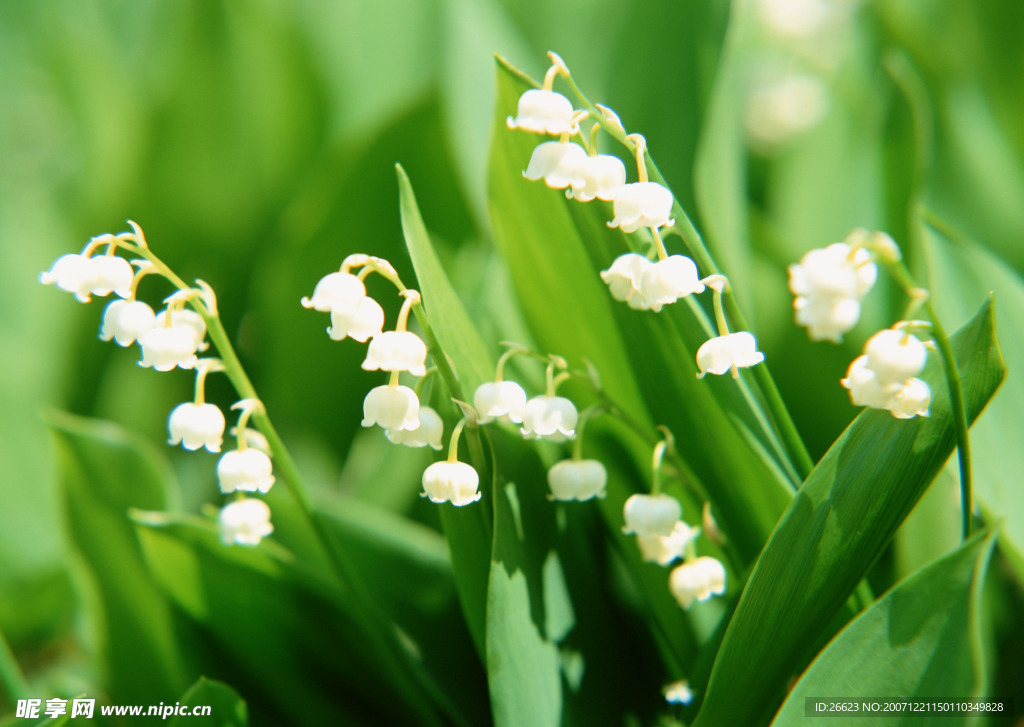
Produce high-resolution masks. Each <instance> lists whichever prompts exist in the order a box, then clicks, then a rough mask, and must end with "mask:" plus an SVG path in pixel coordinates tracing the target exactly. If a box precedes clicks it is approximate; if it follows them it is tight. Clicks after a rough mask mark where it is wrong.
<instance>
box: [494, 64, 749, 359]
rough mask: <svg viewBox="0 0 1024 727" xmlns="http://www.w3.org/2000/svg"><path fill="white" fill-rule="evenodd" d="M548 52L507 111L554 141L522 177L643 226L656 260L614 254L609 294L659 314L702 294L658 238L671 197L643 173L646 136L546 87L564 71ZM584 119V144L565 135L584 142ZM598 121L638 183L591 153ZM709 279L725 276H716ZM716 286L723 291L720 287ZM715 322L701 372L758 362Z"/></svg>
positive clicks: (614, 161)
mask: <svg viewBox="0 0 1024 727" xmlns="http://www.w3.org/2000/svg"><path fill="white" fill-rule="evenodd" d="M548 57H549V58H550V59H551V62H552V65H551V67H550V68H549V70H548V72H547V74H546V75H545V76H544V83H543V86H542V88H540V89H531V90H529V91H526V92H525V93H523V95H522V96H520V98H519V106H518V114H517V115H516V116H515V117H512V116H510V117H508V122H507V123H508V127H509V128H510V129H521V130H523V131H528V132H532V133H535V134H541V135H551V136H558V137H559V139H558V141H544V142H542V143H540V144H539V145H538V146H537V147H536V148H535V149H534V150H533V154H532V155H531V157H530V161H529V164H528V165H527V167H526V170H525V171H524V172H523V176H524V177H526V178H527V179H529V180H533V181H538V180H543V181H544V183H545V184H547V186H549V187H551V188H553V189H564V190H566V196H567V197H569V198H570V199H575V200H579V201H581V202H589V201H591V200H594V199H600V200H604V201H606V202H611V203H612V212H613V219H612V220H611V221H610V222H608V226H609V227H617V228H619V229H621V230H622V231H623V232H625V233H634V232H637V231H638V230H641V229H646V230H648V231H649V233H650V235H651V237H652V238H653V239H654V242H655V249H656V252H657V257H658V259H657V261H652V260H650V259H649V258H648V257H647V256H645V255H641V254H639V253H634V252H630V253H625V254H623V255H620V256H619V257H617V258H616V259H615V260H614V261H613V262H612V264H611V267H609V268H608V269H607V270H604V271H602V272H601V279H602V280H604V282H605V283H607V285H608V287H609V290H610V292H611V295H612V297H613V298H615V300H619V301H623V302H625V303H626V304H627V305H629V307H630V308H633V309H635V310H651V311H654V312H659V311H660V310H661V309H662V308H663V307H664V306H666V305H670V304H672V303H675V302H676V301H678V300H679V299H680V298H684V297H686V296H688V295H692V294H695V293H702V292H703V291H704V288H705V283H706V282H707V280H701V278H700V275H699V273H698V271H697V265H696V263H694V261H693V260H691V259H690V258H688V257H686V256H685V255H669V254H668V252H667V250H666V249H665V245H664V242H663V241H662V239H661V234H660V232H659V230H660V229H661V228H664V227H670V226H672V225H673V224H675V220H674V219H673V218H672V208H673V206H674V204H675V199H674V198H673V196H672V192H671V191H670V190H669V189H668V188H667V187H665V186H664V185H662V184H658V183H657V182H652V181H650V180H649V179H648V174H647V162H646V154H647V142H646V141H645V139H644V137H643V136H641V135H639V134H626V133H625V129H624V128H623V126H622V121H621V120H620V119H619V117H618V115H617V114H615V112H614V111H612V110H611V109H609V108H607V107H605V106H601V105H599V104H598V105H596V107H595V108H596V109H597V110H598V112H599V113H596V114H595V113H592V112H591V111H589V110H577V109H575V108H574V107H573V104H572V102H571V101H569V99H568V98H566V97H565V96H564V95H562V94H560V93H558V92H556V91H554V90H552V87H553V85H554V81H555V78H556V77H557V76H563V77H566V78H568V77H569V76H570V73H569V69H568V67H567V66H566V65H565V62H564V61H563V60H562V59H561V58H560V57H559V56H558V55H557V54H555V53H548ZM588 118H593V125H592V127H591V130H590V142H589V145H588V147H587V148H584V146H582V145H581V144H578V143H576V142H573V141H570V139H571V138H572V137H573V136H577V135H579V136H580V140H581V141H584V142H585V140H584V139H583V136H582V134H581V130H580V123H581V122H582V121H584V120H586V119H588ZM603 125H608V126H610V127H611V128H612V129H613V130H614V131H615V132H616V134H617V135H621V137H622V139H621V141H622V142H623V143H624V144H626V145H627V147H631V148H632V151H633V153H634V154H635V157H636V164H637V181H636V182H631V183H627V182H626V166H625V164H624V163H623V162H622V160H621V159H619V158H618V157H616V156H614V155H610V154H598V153H597V132H598V131H599V130H600V129H601V128H603ZM711 277H713V278H719V279H722V280H724V278H722V276H720V275H715V276H711ZM716 291H717V293H718V294H721V292H722V288H721V287H718V288H716ZM718 323H719V333H720V334H721V335H720V336H719V337H717V338H715V339H712V341H709V342H708V347H707V348H706V349H705V348H703V347H702V349H701V350H700V351H699V352H698V356H697V364H698V368H699V371H700V372H699V374H698V376H699V377H703V376H704V375H705V374H708V373H713V374H723V373H725V372H727V371H728V372H731V373H732V375H733V376H734V377H735V376H738V369H739V368H743V367H748V366H753V365H755V364H757V363H760V362H761V361H762V360H764V355H763V354H761V353H760V352H758V351H757V350H756V342H755V341H754V337H753V336H752V335H751V334H750V333H745V332H744V333H742V334H732V335H730V334H729V330H728V327H727V325H726V323H725V318H724V314H722V315H720V316H719V319H718ZM723 363H724V364H725V365H724V367H723V365H722V364H723Z"/></svg>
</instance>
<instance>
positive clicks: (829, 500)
mask: <svg viewBox="0 0 1024 727" xmlns="http://www.w3.org/2000/svg"><path fill="white" fill-rule="evenodd" d="M953 345H954V350H955V351H956V355H957V365H958V367H959V369H960V373H961V377H962V378H963V382H964V393H965V397H966V399H967V410H968V415H969V417H970V418H971V419H972V420H973V419H974V418H975V417H977V416H978V414H980V413H981V410H982V409H983V408H984V407H985V404H986V403H988V400H989V399H990V398H991V397H992V395H993V394H994V393H995V391H996V389H997V388H998V386H999V384H1000V383H1001V382H1002V380H1003V377H1004V376H1005V373H1006V371H1005V366H1004V364H1003V360H1002V357H1001V356H1000V354H999V348H998V344H997V342H996V335H995V322H994V316H993V310H992V304H991V301H989V302H986V304H985V305H984V306H983V307H982V308H981V310H980V311H979V312H978V314H977V315H976V316H975V317H974V318H973V319H972V320H971V321H970V323H968V324H967V325H966V326H964V327H963V328H962V329H961V330H960V331H958V332H957V334H956V335H955V336H954V339H953ZM934 358H935V357H934V356H933V357H932V360H931V361H930V362H929V365H928V367H927V368H926V369H925V372H924V374H923V375H922V376H923V378H925V379H926V380H927V381H929V382H931V385H932V396H933V399H932V408H931V416H930V417H928V418H916V419H913V420H909V421H901V420H897V419H895V418H893V417H892V416H891V415H890V414H889V413H888V412H884V411H877V410H868V411H864V412H862V413H861V414H860V415H859V416H858V417H857V419H856V420H854V422H853V423H852V424H851V425H850V426H849V427H848V428H847V430H846V431H845V432H843V434H842V436H840V437H839V439H838V440H836V442H835V444H833V446H832V447H831V448H830V449H829V451H828V452H827V453H826V454H825V456H824V457H823V458H822V460H821V461H820V462H819V463H818V465H817V466H816V467H815V468H814V471H813V472H812V473H811V475H810V477H808V479H807V481H806V482H805V483H804V486H803V487H802V488H801V489H800V490H799V492H797V495H796V497H795V498H794V500H793V503H792V504H791V505H790V507H789V509H788V510H787V511H786V513H785V515H783V517H782V519H781V520H780V522H779V525H778V527H777V528H776V529H775V532H774V533H772V537H771V539H770V540H769V541H768V543H767V544H766V545H765V548H764V552H763V553H762V554H761V557H760V558H759V559H758V561H757V564H756V566H755V568H754V571H753V573H752V574H751V576H750V579H749V580H748V582H747V586H746V588H745V590H744V592H743V595H742V596H741V598H740V602H739V604H738V605H737V608H736V611H735V613H734V615H733V618H732V621H731V622H730V624H729V628H728V630H727V632H726V635H725V638H724V640H723V642H722V646H721V649H720V651H719V653H718V657H717V659H716V662H715V666H714V669H713V671H712V674H711V680H710V682H709V684H708V691H707V695H706V697H705V700H704V703H703V705H702V707H701V711H700V713H699V714H698V718H697V721H696V722H695V727H711V726H712V725H723V724H744V725H757V724H764V723H765V722H766V721H767V718H768V715H770V714H771V712H772V711H773V710H774V709H775V707H776V706H777V705H778V704H779V702H780V701H781V699H782V697H783V695H784V693H785V686H786V682H787V680H788V679H789V678H790V677H791V676H793V675H795V674H798V673H800V671H801V670H802V669H803V668H804V666H805V665H806V664H807V662H808V661H809V659H810V657H811V656H812V655H813V654H814V651H816V650H817V649H818V648H820V647H821V645H822V644H823V643H824V641H825V640H827V639H828V638H829V637H830V636H831V635H832V634H830V633H826V628H825V627H826V626H827V624H828V622H829V620H830V619H831V618H832V616H833V615H834V614H835V613H836V611H837V610H838V609H839V607H840V606H841V605H842V603H843V602H844V600H845V599H846V598H847V597H848V596H849V594H850V593H851V592H852V591H853V589H854V587H855V586H856V585H857V583H858V582H859V581H860V580H861V578H863V577H864V575H865V574H866V573H867V570H868V568H869V567H870V566H871V564H872V563H873V562H874V561H875V559H876V558H877V557H878V555H879V554H880V553H881V552H882V549H883V548H884V547H885V546H886V544H887V543H888V542H889V540H890V539H891V538H892V536H893V533H894V532H895V531H896V528H897V527H899V524H900V523H901V522H903V519H904V518H905V517H906V516H907V514H908V513H909V512H910V510H911V509H912V508H913V506H914V504H915V503H916V502H917V500H918V499H919V498H920V496H921V494H922V493H923V492H924V490H925V488H927V486H928V485H929V483H930V482H931V481H932V479H933V478H934V477H935V475H936V473H937V472H938V471H939V469H940V468H941V467H942V465H943V463H944V462H945V461H946V459H947V458H948V457H949V455H950V453H951V452H952V451H953V446H954V434H953V423H952V415H951V413H950V403H949V397H948V395H947V393H946V387H945V385H944V382H943V381H942V376H941V373H940V368H939V366H938V363H937V362H936V361H935V360H934ZM739 684H742V685H743V688H744V695H743V699H737V698H736V685H739Z"/></svg>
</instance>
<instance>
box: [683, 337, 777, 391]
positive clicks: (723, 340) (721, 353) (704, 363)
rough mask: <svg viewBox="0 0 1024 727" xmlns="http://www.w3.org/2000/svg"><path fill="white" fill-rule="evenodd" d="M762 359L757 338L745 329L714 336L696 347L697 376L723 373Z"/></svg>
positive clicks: (756, 362) (702, 376) (752, 364)
mask: <svg viewBox="0 0 1024 727" xmlns="http://www.w3.org/2000/svg"><path fill="white" fill-rule="evenodd" d="M762 361H764V354H763V353H761V352H760V351H758V350H757V339H755V338H754V336H753V335H752V334H750V333H747V332H746V331H741V332H739V333H729V334H727V335H725V336H716V337H715V338H712V339H710V340H709V341H706V342H705V343H704V345H702V346H701V347H700V348H698V349H697V368H699V369H700V373H698V374H697V377H698V378H701V379H702V378H704V376H705V374H718V375H721V374H724V373H726V372H727V371H730V370H733V371H734V374H733V375H734V376H735V375H737V374H736V373H735V369H737V368H745V367H748V366H754V365H756V364H759V363H761V362H762Z"/></svg>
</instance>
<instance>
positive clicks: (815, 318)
mask: <svg viewBox="0 0 1024 727" xmlns="http://www.w3.org/2000/svg"><path fill="white" fill-rule="evenodd" d="M878 234H879V233H876V240H875V244H879V243H880V242H881V240H880V238H877V235H878ZM886 238H888V236H887V235H886ZM869 242H871V240H870V237H869V235H868V233H867V232H866V231H865V230H860V229H858V230H854V231H853V232H851V233H850V234H849V235H848V236H847V238H846V241H844V242H836V243H834V244H832V245H829V246H828V247H826V248H822V249H816V250H811V251H810V252H808V253H807V254H805V255H804V256H803V257H802V258H800V262H799V263H796V264H794V265H790V266H789V290H790V292H791V293H793V295H794V296H796V297H795V298H794V300H793V309H794V310H795V311H796V322H797V325H800V326H806V327H807V335H808V336H809V337H810V339H811V340H812V341H825V340H827V341H832V342H834V343H840V342H842V340H843V334H844V333H846V332H847V331H849V330H850V329H852V328H853V327H854V326H855V325H856V324H857V321H858V320H859V319H860V302H861V300H862V299H863V298H864V296H865V295H867V293H868V291H870V290H871V288H872V286H873V285H874V284H875V280H876V279H877V278H878V269H877V267H876V266H875V262H874V254H873V253H872V252H871V250H870V249H869V248H868V247H867V246H866V245H867V244H868V243H869ZM890 242H891V240H890Z"/></svg>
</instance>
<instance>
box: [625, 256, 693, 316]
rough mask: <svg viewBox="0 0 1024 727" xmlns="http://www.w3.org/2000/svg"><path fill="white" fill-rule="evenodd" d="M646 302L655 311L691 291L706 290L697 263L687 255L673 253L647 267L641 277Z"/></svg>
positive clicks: (642, 291)
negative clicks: (698, 272)
mask: <svg viewBox="0 0 1024 727" xmlns="http://www.w3.org/2000/svg"><path fill="white" fill-rule="evenodd" d="M640 292H641V293H642V294H643V297H644V303H645V304H646V305H647V307H648V308H650V309H651V310H652V311H654V312H658V311H660V310H661V307H662V306H663V305H668V304H669V303H675V302H676V301H677V300H678V299H680V298H682V297H684V296H687V295H690V294H691V293H702V292H704V284H703V283H702V282H700V276H699V275H698V274H697V265H696V264H695V263H694V262H693V260H691V259H690V258H688V257H686V256H685V255H671V256H669V257H667V258H665V259H664V260H659V261H658V262H656V263H654V264H653V265H651V266H649V267H647V268H646V269H645V270H644V271H643V274H642V275H641V278H640Z"/></svg>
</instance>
